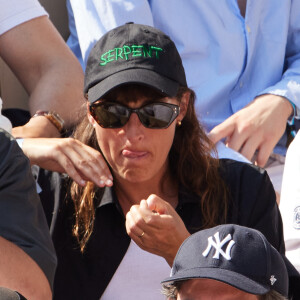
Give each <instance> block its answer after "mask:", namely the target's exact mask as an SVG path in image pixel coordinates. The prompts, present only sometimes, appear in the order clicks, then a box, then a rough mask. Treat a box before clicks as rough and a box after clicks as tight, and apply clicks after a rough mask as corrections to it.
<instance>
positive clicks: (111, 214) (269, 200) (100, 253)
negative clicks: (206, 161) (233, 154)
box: [51, 160, 284, 300]
mask: <svg viewBox="0 0 300 300" xmlns="http://www.w3.org/2000/svg"><path fill="white" fill-rule="evenodd" d="M220 173H221V175H222V177H223V178H224V180H225V182H226V183H227V184H228V189H229V191H230V193H231V200H230V204H229V209H228V218H227V223H234V224H239V225H243V226H247V227H252V228H255V229H258V230H260V231H261V232H262V233H263V234H264V235H265V236H266V238H267V239H268V240H269V242H271V244H272V245H273V246H274V247H275V248H277V249H278V250H279V251H280V252H281V253H284V240H283V231H282V221H281V217H280V213H279V210H278V206H277V204H276V197H275V192H274V189H273V186H272V183H271V182H270V180H269V177H268V175H267V173H266V171H264V170H263V169H260V168H258V167H255V166H252V165H250V164H245V163H240V162H236V161H231V160H221V166H220ZM102 191H103V192H102V197H101V195H100V196H99V197H100V198H99V199H101V202H100V205H99V206H98V207H97V209H96V218H95V225H94V231H93V233H92V235H91V238H90V240H89V241H88V244H87V246H86V250H85V252H84V254H81V253H80V250H79V246H78V243H77V242H76V240H75V238H74V237H73V236H72V234H71V230H72V225H73V224H74V222H73V221H74V219H73V216H74V208H73V203H72V200H70V199H67V200H66V201H63V202H62V203H61V205H60V209H59V211H57V212H56V213H55V218H56V219H55V224H54V225H53V224H52V225H53V226H52V225H51V227H52V228H53V231H52V237H53V241H54V245H55V248H56V251H57V257H58V268H57V272H56V277H55V284H54V299H55V300H57V299H64V300H65V299H89V300H93V299H95V300H96V299H97V300H99V299H100V297H101V295H102V294H103V292H104V290H105V289H106V287H107V285H108V284H109V282H110V280H111V278H112V277H113V275H114V273H115V271H116V269H117V268H118V266H119V264H120V262H121V261H122V259H123V257H124V255H125V253H126V251H127V248H128V246H129V243H130V238H129V236H128V235H127V233H126V229H125V217H124V215H123V213H122V210H121V208H120V206H119V204H118V200H117V197H116V195H115V193H114V189H113V188H105V189H102ZM178 201H179V202H178V206H177V208H176V211H177V213H178V214H179V215H180V217H181V218H182V220H183V221H184V223H185V226H186V227H187V229H188V230H189V232H190V233H194V232H196V231H198V230H200V229H201V226H202V213H201V208H200V206H199V205H198V203H199V201H200V199H199V196H196V195H195V194H193V193H192V192H190V191H188V190H186V189H185V188H184V187H182V186H181V187H180V188H179V199H178ZM160 279H162V278H158V280H160Z"/></svg>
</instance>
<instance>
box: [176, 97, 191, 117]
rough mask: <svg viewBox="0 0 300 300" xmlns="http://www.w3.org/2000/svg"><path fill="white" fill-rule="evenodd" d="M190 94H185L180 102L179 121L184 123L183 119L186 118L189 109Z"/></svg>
mask: <svg viewBox="0 0 300 300" xmlns="http://www.w3.org/2000/svg"><path fill="white" fill-rule="evenodd" d="M190 95H191V93H190V92H185V93H183V95H182V97H181V101H180V113H179V115H178V117H177V118H178V120H179V121H182V119H183V118H184V117H185V115H186V112H187V108H188V105H189V100H190Z"/></svg>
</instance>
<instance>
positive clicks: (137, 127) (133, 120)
mask: <svg viewBox="0 0 300 300" xmlns="http://www.w3.org/2000/svg"><path fill="white" fill-rule="evenodd" d="M124 129H125V132H126V135H127V138H128V139H131V140H141V139H143V137H144V130H145V127H144V125H143V124H142V123H141V121H140V119H139V117H138V115H137V114H136V113H134V112H133V113H132V114H131V116H130V118H129V120H128V122H127V124H126V125H125V128H124Z"/></svg>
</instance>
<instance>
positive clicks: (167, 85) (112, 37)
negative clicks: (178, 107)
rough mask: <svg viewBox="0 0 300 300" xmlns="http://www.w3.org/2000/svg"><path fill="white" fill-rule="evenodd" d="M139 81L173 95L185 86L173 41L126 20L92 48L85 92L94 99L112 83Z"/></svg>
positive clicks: (152, 28)
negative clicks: (125, 22) (180, 87)
mask: <svg viewBox="0 0 300 300" xmlns="http://www.w3.org/2000/svg"><path fill="white" fill-rule="evenodd" d="M124 84H142V85H146V86H149V87H152V88H154V89H156V90H158V91H159V92H161V93H162V94H164V95H166V96H170V97H174V96H176V94H177V91H178V88H179V86H187V83H186V77H185V72H184V68H183V65H182V61H181V58H180V55H179V53H178V51H177V48H176V46H175V44H174V42H173V41H172V40H171V39H170V37H169V36H167V35H166V34H164V33H163V32H162V31H160V30H158V29H156V28H154V27H151V26H146V25H140V24H134V23H127V24H125V25H123V26H119V27H117V28H115V29H113V30H111V31H109V32H107V33H106V34H105V35H104V36H103V37H102V38H101V39H100V40H99V41H98V42H97V43H96V44H95V46H94V47H93V48H92V50H91V52H90V54H89V57H88V60H87V67H86V70H85V82H84V93H85V94H88V100H89V101H90V102H91V103H93V102H95V101H96V100H98V99H100V98H101V97H103V96H104V95H105V94H106V93H108V92H109V91H110V90H112V89H113V88H115V87H118V86H121V85H124Z"/></svg>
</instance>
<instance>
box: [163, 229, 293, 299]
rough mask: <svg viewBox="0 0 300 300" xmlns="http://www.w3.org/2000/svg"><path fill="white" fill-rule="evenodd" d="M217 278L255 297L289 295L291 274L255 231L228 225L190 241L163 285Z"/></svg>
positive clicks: (277, 253) (194, 236)
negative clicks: (274, 292)
mask: <svg viewBox="0 0 300 300" xmlns="http://www.w3.org/2000/svg"><path fill="white" fill-rule="evenodd" d="M198 278H205V279H213V280H217V281H221V282H224V283H227V284H229V285H231V286H233V287H235V288H237V289H239V290H242V291H244V292H247V293H249V294H254V295H263V294H266V293H268V292H269V291H270V290H275V291H277V292H278V293H280V294H281V295H283V296H286V297H287V296H288V280H289V279H288V278H289V277H288V272H287V268H286V265H285V262H284V260H283V258H282V256H281V254H280V253H279V252H278V251H277V250H276V249H275V248H274V247H273V246H272V245H271V244H270V243H269V242H268V241H267V239H266V238H265V236H264V235H263V234H262V233H261V232H259V231H257V230H255V229H252V228H247V227H242V226H239V225H233V224H226V225H220V226H217V227H213V228H210V229H205V230H202V231H199V232H197V233H194V234H193V235H191V236H190V237H189V238H187V239H186V240H185V241H184V242H183V244H182V245H181V247H180V248H179V250H178V252H177V255H176V257H175V260H174V263H173V267H172V270H171V275H170V277H169V278H166V279H164V280H163V281H162V283H172V282H175V281H182V280H188V279H198Z"/></svg>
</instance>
